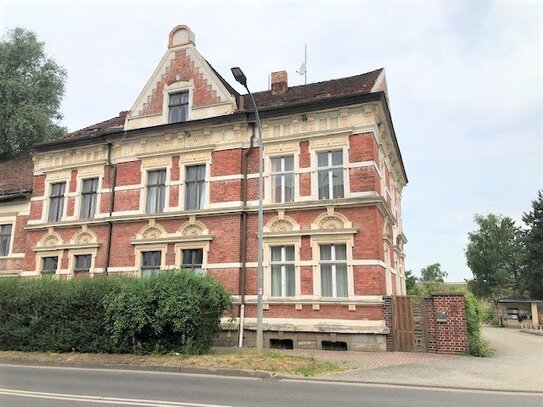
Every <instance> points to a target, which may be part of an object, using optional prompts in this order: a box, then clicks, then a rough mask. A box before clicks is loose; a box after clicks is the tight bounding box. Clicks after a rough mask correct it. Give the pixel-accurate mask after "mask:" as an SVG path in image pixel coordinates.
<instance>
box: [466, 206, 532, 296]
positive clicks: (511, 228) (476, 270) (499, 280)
mask: <svg viewBox="0 0 543 407" xmlns="http://www.w3.org/2000/svg"><path fill="white" fill-rule="evenodd" d="M475 223H476V224H477V226H478V230H476V231H475V232H472V233H469V236H468V240H469V242H468V246H467V248H466V259H467V263H468V266H469V268H470V269H471V271H472V273H473V280H471V281H470V282H469V287H470V290H471V291H472V292H473V293H474V294H475V295H477V296H478V297H483V298H489V297H496V296H500V295H504V294H509V293H511V292H518V291H519V289H520V281H521V273H522V261H523V251H524V250H523V244H522V239H521V233H520V229H519V228H518V227H517V226H516V225H515V222H514V221H513V219H511V218H509V217H506V216H501V215H494V214H490V215H487V216H480V215H475Z"/></svg>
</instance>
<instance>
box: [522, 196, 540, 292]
mask: <svg viewBox="0 0 543 407" xmlns="http://www.w3.org/2000/svg"><path fill="white" fill-rule="evenodd" d="M522 221H523V222H524V223H525V224H526V226H527V227H528V230H527V231H526V232H525V233H524V236H523V237H524V239H523V240H524V245H525V248H526V251H525V257H524V265H525V267H524V270H523V273H522V280H523V285H524V287H525V288H526V290H527V291H528V293H529V294H530V296H531V297H532V298H537V299H543V191H539V192H538V194H537V199H536V200H535V201H533V202H532V211H531V212H528V213H524V215H523V216H522Z"/></svg>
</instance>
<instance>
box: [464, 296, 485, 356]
mask: <svg viewBox="0 0 543 407" xmlns="http://www.w3.org/2000/svg"><path fill="white" fill-rule="evenodd" d="M464 298H465V304H466V322H467V327H468V342H469V353H470V355H473V356H480V357H485V356H489V355H490V353H491V349H490V346H489V344H488V342H487V341H486V340H485V339H484V338H483V337H482V336H481V320H482V318H483V308H482V306H481V304H480V302H479V300H478V299H477V298H475V296H474V295H473V294H472V293H469V292H468V293H466V294H465V297H464Z"/></svg>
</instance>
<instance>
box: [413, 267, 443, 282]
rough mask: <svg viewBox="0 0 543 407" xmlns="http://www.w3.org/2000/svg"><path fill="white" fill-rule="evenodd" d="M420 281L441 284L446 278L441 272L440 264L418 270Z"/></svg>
mask: <svg viewBox="0 0 543 407" xmlns="http://www.w3.org/2000/svg"><path fill="white" fill-rule="evenodd" d="M420 275H421V281H423V282H438V283H442V282H444V281H445V278H447V275H448V274H447V272H446V271H443V270H441V264H440V263H434V264H430V265H429V266H428V267H424V268H423V269H421V270H420Z"/></svg>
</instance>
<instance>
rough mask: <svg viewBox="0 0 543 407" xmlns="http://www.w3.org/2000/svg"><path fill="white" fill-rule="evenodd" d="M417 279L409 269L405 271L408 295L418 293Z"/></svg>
mask: <svg viewBox="0 0 543 407" xmlns="http://www.w3.org/2000/svg"><path fill="white" fill-rule="evenodd" d="M418 280H419V279H418V278H417V276H415V275H414V274H413V272H412V271H411V270H407V271H406V272H405V288H406V290H407V294H408V295H418V294H419V292H418V290H417V281H418Z"/></svg>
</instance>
